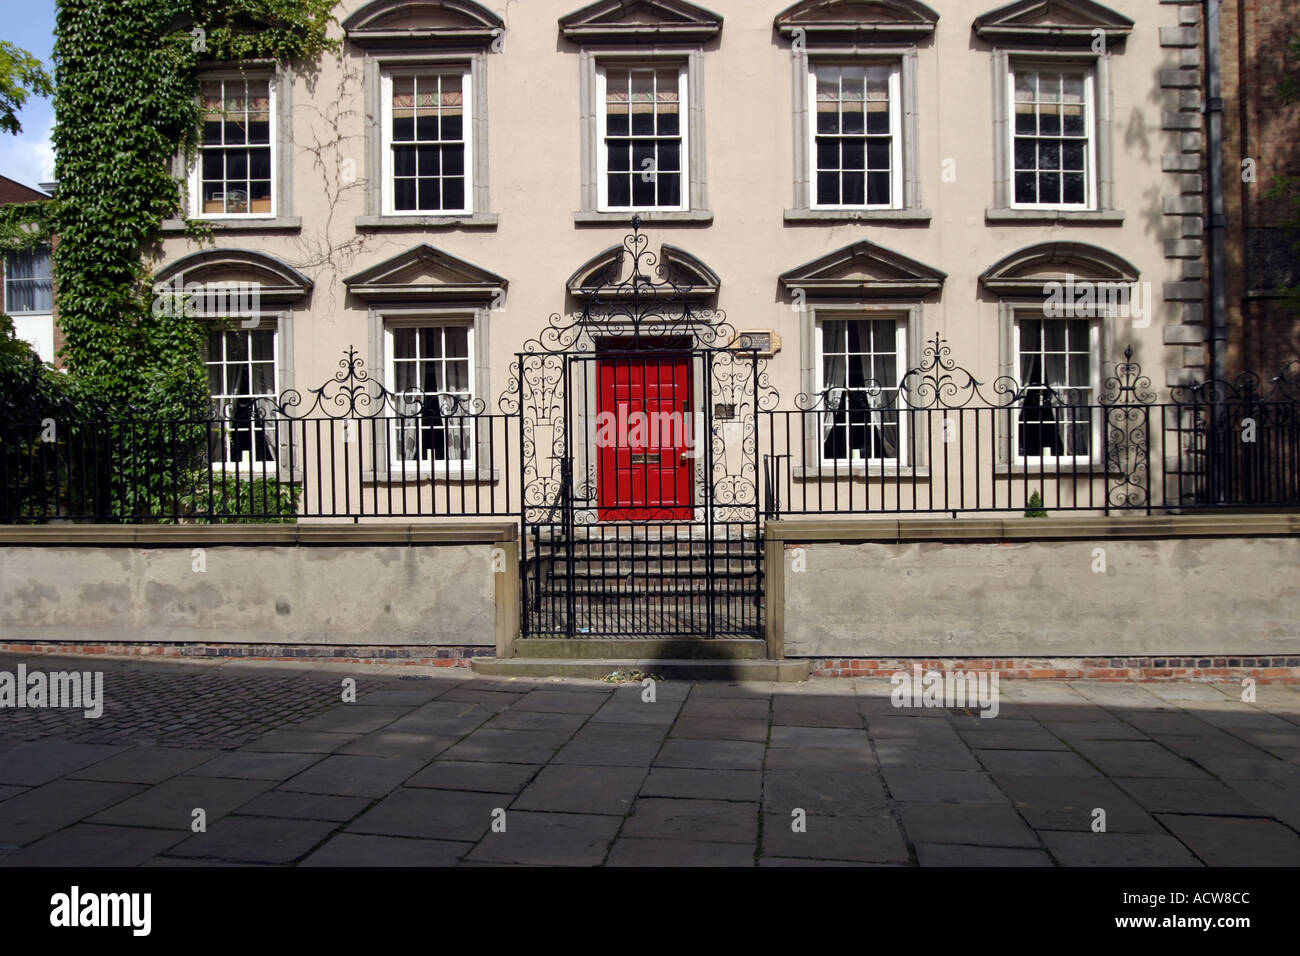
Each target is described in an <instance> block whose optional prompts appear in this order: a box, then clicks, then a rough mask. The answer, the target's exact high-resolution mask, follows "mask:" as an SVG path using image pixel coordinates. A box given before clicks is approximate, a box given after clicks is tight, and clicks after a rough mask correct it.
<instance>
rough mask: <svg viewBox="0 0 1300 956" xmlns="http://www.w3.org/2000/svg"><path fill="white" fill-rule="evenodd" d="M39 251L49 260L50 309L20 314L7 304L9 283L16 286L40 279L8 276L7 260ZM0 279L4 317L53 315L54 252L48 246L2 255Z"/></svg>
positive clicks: (1, 308) (0, 301)
mask: <svg viewBox="0 0 1300 956" xmlns="http://www.w3.org/2000/svg"><path fill="white" fill-rule="evenodd" d="M41 249H43V250H44V251H45V253H46V257H47V259H48V260H49V264H50V276H49V280H50V308H48V309H31V310H24V311H21V312H20V311H18V310H17V309H15V308H13V307H12V305H11V303H10V302H9V289H10V284H11V283H12V284H17V283H19V282H40V281H41V277H37V278H35V279H33V278H31V277H29V276H23V277H20V278H15V277H14V276H12V275H10V265H9V260H10V259H11V258H12V257H14V256H17V255H21V254H22V253H24V252H35V251H37V250H41ZM0 277H2V278H3V279H4V282H3V289H0V292H3V295H0V312H3V313H4V314H5V315H7V316H10V317H11V318H14V317H17V316H20V315H53V314H54V252H53V250H52V249H51V248H50V247H49V245H48V244H42V245H39V246H35V247H32V248H30V249H14V250H11V251H9V252H7V253H4V254H3V256H2V257H0Z"/></svg>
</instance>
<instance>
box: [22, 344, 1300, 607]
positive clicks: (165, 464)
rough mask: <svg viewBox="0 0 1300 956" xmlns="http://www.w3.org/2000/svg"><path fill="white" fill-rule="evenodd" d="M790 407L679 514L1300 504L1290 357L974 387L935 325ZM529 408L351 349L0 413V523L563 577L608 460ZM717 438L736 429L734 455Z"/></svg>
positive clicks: (767, 419)
mask: <svg viewBox="0 0 1300 956" xmlns="http://www.w3.org/2000/svg"><path fill="white" fill-rule="evenodd" d="M715 364H716V363H715ZM754 374H759V372H757V371H756V372H755V373H754ZM761 374H763V375H765V374H766V373H765V372H762V373H761ZM750 391H751V392H752V393H754V394H758V393H757V391H756V390H755V389H754V387H753V386H752V385H751V386H750ZM794 404H795V406H796V407H795V408H768V407H766V406H765V405H763V404H762V403H761V402H758V401H752V400H751V401H749V402H748V403H747V404H742V406H741V407H742V408H743V409H744V411H743V412H740V413H736V414H737V415H738V416H739V415H743V416H745V417H746V420H745V421H736V420H734V419H732V418H727V419H725V420H724V419H722V418H719V419H717V420H716V421H715V420H714V419H713V418H712V417H709V418H707V419H706V420H705V425H704V427H705V430H706V431H705V434H706V435H712V440H711V441H710V440H709V439H707V438H706V440H705V446H706V447H705V450H704V452H702V454H701V459H700V460H701V461H702V462H703V463H704V464H703V465H702V466H700V467H701V468H702V469H703V470H702V471H699V472H698V473H699V474H700V475H704V474H707V475H709V476H710V479H709V480H708V481H704V480H703V479H702V478H700V479H697V480H699V481H701V482H702V484H701V487H700V488H699V489H698V490H697V492H696V494H697V502H696V503H697V508H696V512H697V513H696V514H695V515H694V516H693V517H692V518H691V519H688V520H683V522H682V523H683V524H685V525H690V524H694V525H709V526H710V527H713V528H716V529H720V528H722V527H723V526H724V525H729V524H730V525H735V526H736V528H737V529H740V530H737V532H736V533H737V534H741V533H742V532H743V535H744V536H746V537H747V538H753V539H757V536H758V535H759V533H760V528H759V527H758V525H757V524H756V523H755V520H754V518H753V515H756V514H757V515H761V516H763V517H766V518H775V517H779V516H782V515H812V514H861V515H871V514H950V515H958V514H968V513H979V512H990V513H1019V512H1024V513H1030V514H1036V513H1039V512H1041V511H1047V512H1049V513H1053V512H1093V513H1152V512H1155V511H1171V510H1184V509H1195V508H1225V509H1227V508H1232V509H1239V508H1282V509H1289V508H1297V507H1300V362H1292V363H1290V364H1289V365H1287V366H1286V367H1285V368H1284V369H1283V370H1282V372H1281V373H1279V374H1277V375H1275V376H1272V377H1271V378H1268V379H1262V378H1260V377H1259V376H1255V375H1249V374H1248V375H1242V376H1239V377H1238V378H1237V379H1235V380H1234V381H1232V382H1209V383H1204V384H1193V385H1186V386H1179V387H1175V388H1173V389H1171V390H1170V395H1169V399H1168V400H1167V401H1162V402H1157V401H1156V400H1155V394H1154V390H1153V389H1152V388H1151V386H1150V382H1149V381H1148V380H1147V378H1146V377H1145V376H1143V375H1142V373H1141V370H1140V369H1139V368H1138V367H1137V365H1136V363H1134V362H1133V360H1132V356H1131V353H1126V354H1125V358H1124V360H1123V361H1122V362H1120V363H1118V364H1117V365H1116V366H1115V367H1114V369H1113V371H1112V374H1111V375H1109V376H1108V377H1107V378H1105V379H1104V380H1103V381H1102V383H1101V386H1100V387H1099V388H1098V389H1095V390H1079V389H1074V390H1068V389H1058V388H1052V387H1050V386H1043V385H1031V386H1022V385H1019V384H1017V383H1015V382H1012V381H1010V380H1006V379H999V380H997V381H995V382H994V383H993V384H992V385H991V386H984V385H983V384H982V383H981V382H979V381H978V380H976V379H975V378H974V377H973V376H971V375H970V374H969V373H967V372H966V371H965V370H964V369H961V368H959V367H958V366H957V365H956V364H955V363H954V362H952V360H951V359H950V358H949V356H948V351H947V348H946V346H945V345H944V344H943V342H942V340H940V339H937V338H936V339H935V340H934V342H933V343H931V344H930V345H929V346H927V349H926V357H925V361H924V362H923V363H922V365H920V366H918V367H917V368H916V369H913V370H911V371H909V372H908V373H907V374H906V375H905V376H903V378H902V380H901V382H898V383H893V384H891V385H889V386H881V385H879V384H877V383H874V382H866V383H861V384H857V385H854V386H852V387H844V388H838V389H829V390H827V391H825V392H823V393H821V394H817V395H813V396H806V395H801V396H798V397H797V398H796V399H795V402H794ZM530 408H532V404H528V403H516V404H515V405H514V406H513V407H506V408H505V410H503V411H500V412H498V413H491V414H489V413H487V412H486V411H485V410H484V408H483V407H482V403H481V402H474V401H470V400H467V399H465V398H463V397H457V396H447V395H425V394H404V395H398V394H395V393H392V392H390V391H388V390H387V389H386V388H384V387H383V386H382V385H381V384H380V383H378V382H375V381H373V380H371V379H370V378H369V376H368V374H367V373H366V370H365V368H364V366H363V364H362V363H361V361H360V359H358V358H357V356H356V354H355V352H352V351H349V352H348V353H347V355H346V357H345V358H344V359H343V360H342V361H341V362H340V370H339V372H338V373H336V375H335V376H334V377H333V378H332V379H331V380H330V381H329V382H327V383H326V385H324V386H322V387H321V388H319V389H312V390H310V391H309V392H308V393H307V394H306V396H305V397H304V396H303V395H301V394H299V393H297V392H292V391H291V392H286V393H284V394H282V395H280V396H278V397H277V398H275V399H255V400H254V399H249V400H246V401H241V402H236V403H232V404H229V405H226V406H222V407H219V408H214V409H212V410H210V411H209V413H208V414H206V415H201V416H194V417H191V418H186V419H178V420H171V421H152V420H142V419H118V420H80V419H77V418H76V417H75V416H71V415H69V417H68V418H67V419H66V420H64V419H63V418H61V417H52V418H46V419H43V420H40V421H21V422H13V421H2V420H0V522H2V523H11V524H12V523H24V522H49V521H57V520H72V521H97V522H141V521H174V522H186V521H193V522H219V521H293V520H298V519H307V518H321V519H333V520H337V519H351V520H360V519H362V518H367V519H370V518H381V519H382V518H404V519H410V518H453V517H464V518H473V517H501V518H514V519H516V520H519V521H520V522H521V523H522V525H523V526H524V527H526V528H528V529H530V532H531V534H530V544H531V545H532V554H533V555H534V556H536V557H538V559H539V560H541V559H543V558H545V559H546V560H548V561H549V562H550V566H551V567H552V568H553V569H555V571H558V570H559V569H565V568H567V569H568V571H569V572H571V571H572V570H573V568H574V567H575V562H576V559H575V556H574V554H573V553H571V552H572V549H574V548H577V547H580V545H579V543H578V542H577V538H578V537H579V536H585V538H590V536H591V532H589V531H582V532H581V533H580V534H579V532H576V531H575V530H574V527H575V515H577V514H579V513H581V514H582V515H583V518H582V521H583V523H587V522H588V520H589V519H590V520H591V521H596V520H597V519H596V518H593V517H592V516H593V514H594V513H595V510H594V504H593V502H595V501H596V499H597V497H598V491H597V489H596V487H595V486H596V484H598V481H599V476H598V475H597V474H596V473H595V469H594V466H593V465H592V463H591V460H592V459H593V458H594V457H595V455H596V451H593V450H592V449H591V448H587V447H586V446H587V445H589V444H591V436H585V437H584V436H582V435H578V436H570V438H569V439H568V447H570V448H578V449H580V450H584V451H585V453H586V455H585V457H586V459H588V461H587V465H586V468H585V470H584V472H583V474H582V475H581V476H579V475H577V474H575V473H574V464H573V461H572V460H571V458H569V457H567V456H561V458H560V463H559V465H558V466H555V467H552V465H551V464H548V465H546V467H545V468H542V467H540V466H539V465H538V464H536V462H540V461H541V460H542V459H541V457H540V452H539V444H538V443H539V441H540V436H541V434H542V431H541V429H540V427H539V421H538V420H535V418H536V416H533V415H532V414H531V413H530V411H529V410H530ZM555 420H559V416H558V415H556V414H554V413H552V422H554V421H555ZM725 429H732V430H733V432H734V435H736V436H739V444H738V445H737V447H738V448H740V454H739V456H738V457H737V460H736V462H731V463H729V460H728V457H727V455H726V454H724V452H725V451H726V446H725V445H724V444H723V441H722V439H721V438H720V437H719V436H720V435H721V434H722V433H723V431H724V430H725ZM552 432H556V433H557V434H558V432H557V430H556V429H555V427H554V425H553V424H552V428H551V431H549V432H547V433H546V434H547V435H548V436H550V437H549V438H548V439H547V441H548V442H550V443H551V444H550V445H547V448H550V447H551V445H554V444H555V442H556V438H555V437H554V435H552ZM733 432H728V434H733ZM557 447H558V446H557ZM750 461H756V462H757V463H758V465H757V467H758V471H759V473H758V474H756V475H754V476H753V477H752V478H751V477H749V475H750V469H751V466H750V464H749V462H750ZM733 472H734V473H733ZM705 506H707V507H705ZM701 514H707V517H701ZM620 520H621V519H620ZM654 521H656V522H658V523H659V524H663V525H665V526H668V525H669V522H665V521H664V520H663V519H662V516H661V517H659V518H656V519H654ZM599 523H604V522H603V521H600V522H599ZM616 523H617V522H616ZM624 523H626V524H628V525H629V527H631V526H635V525H637V524H638V522H636V521H627V522H624ZM640 523H641V524H647V522H640ZM718 533H719V534H720V533H721V532H718ZM727 533H728V534H730V532H727ZM659 537H660V538H662V537H663V535H660V536H659ZM534 538H535V540H532V539H534ZM612 540H613V539H609V540H607V541H603V542H600V543H596V542H589V544H590V546H591V547H600V548H605V549H606V550H607V549H608V546H609V544H610V542H611V541H612ZM709 540H714V538H710V539H709ZM581 547H586V545H581ZM561 549H568V550H561ZM588 552H589V553H590V548H588ZM665 553H666V554H668V555H669V556H668V557H665V558H664V560H665V561H671V560H672V557H671V549H668V551H666V552H665ZM708 553H713V552H708ZM596 560H597V559H595V558H593V559H591V561H589V562H588V566H590V565H591V563H592V562H594V561H596ZM555 571H552V572H550V573H555ZM540 580H541V579H540V578H539V579H536V580H535V581H534V582H533V585H534V586H533V591H534V595H533V596H534V607H537V606H538V602H540V601H541V600H542V597H541V596H540V593H539V592H538V590H537V588H538V586H539V585H538V582H539V581H540ZM567 590H568V592H569V593H572V590H573V589H572V587H569V588H568V589H567ZM569 617H570V618H571V617H572V615H569Z"/></svg>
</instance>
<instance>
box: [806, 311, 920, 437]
mask: <svg viewBox="0 0 1300 956" xmlns="http://www.w3.org/2000/svg"><path fill="white" fill-rule="evenodd" d="M904 329H905V324H904V323H903V322H900V321H898V320H896V319H848V318H846V319H826V320H823V321H822V322H821V323H820V324H819V327H818V331H819V342H820V351H821V355H820V359H819V361H820V363H821V364H820V370H819V371H820V376H821V378H820V391H821V396H822V403H823V407H824V408H825V409H826V412H825V413H824V414H823V415H822V422H821V430H822V433H821V448H822V458H823V460H824V461H853V460H858V459H873V460H876V461H881V460H886V459H890V460H893V459H898V458H899V449H900V447H901V445H902V442H903V440H904V434H903V433H904V432H905V423H904V422H903V421H902V420H901V415H900V412H899V404H898V386H899V380H900V378H901V376H902V373H903V371H904V360H903V349H904V335H905V333H904Z"/></svg>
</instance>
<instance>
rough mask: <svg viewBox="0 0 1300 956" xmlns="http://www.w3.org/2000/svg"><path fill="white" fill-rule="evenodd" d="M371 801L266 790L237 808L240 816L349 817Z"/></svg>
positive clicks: (310, 818)
mask: <svg viewBox="0 0 1300 956" xmlns="http://www.w3.org/2000/svg"><path fill="white" fill-rule="evenodd" d="M372 802H373V801H372V800H371V799H370V798H369V797H338V796H334V795H333V794H328V793H294V792H293V791H289V790H268V791H267V792H266V793H263V794H261V795H259V796H256V797H254V798H253V799H252V800H250V801H248V802H247V803H246V804H244V805H243V806H242V807H240V808H239V815H240V816H256V817H288V818H290V819H293V820H332V821H334V822H336V823H344V822H346V821H348V820H351V819H352V818H353V817H355V816H356V815H357V814H359V813H360V812H361V811H362V810H364V809H366V807H368V806H370V804H371V803H372Z"/></svg>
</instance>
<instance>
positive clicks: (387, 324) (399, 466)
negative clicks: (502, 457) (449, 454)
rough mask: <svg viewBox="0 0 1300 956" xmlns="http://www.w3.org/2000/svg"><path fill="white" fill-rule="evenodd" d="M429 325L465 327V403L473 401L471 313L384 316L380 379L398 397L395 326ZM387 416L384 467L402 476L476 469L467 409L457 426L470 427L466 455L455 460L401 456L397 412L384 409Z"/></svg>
mask: <svg viewBox="0 0 1300 956" xmlns="http://www.w3.org/2000/svg"><path fill="white" fill-rule="evenodd" d="M433 326H450V327H455V328H460V329H464V330H465V355H466V358H465V361H466V362H467V363H468V368H469V386H468V394H467V395H466V399H465V401H466V403H467V405H469V404H472V403H473V401H474V395H475V392H474V389H475V387H476V386H477V384H478V383H477V381H476V379H475V374H474V366H475V364H476V359H475V353H474V320H473V318H472V317H471V316H464V317H458V316H403V317H401V318H388V319H385V320H384V380H385V381H386V382H389V383H391V386H390V387H391V388H392V391H393V393H394V394H395V395H396V396H397V400H400V398H401V393H400V392H398V391H397V388H396V385H397V370H396V363H395V362H394V358H395V355H396V349H395V348H394V347H393V346H394V343H393V332H394V331H396V330H397V329H410V328H416V329H421V328H431V327H433ZM385 414H386V415H387V416H388V417H389V422H388V428H387V429H386V430H385V440H386V443H387V446H388V448H387V455H386V457H387V458H388V466H389V467H390V468H391V469H392V470H394V471H398V472H400V473H401V474H402V475H408V474H409V475H412V476H419V475H432V476H446V477H450V478H458V477H460V476H461V475H462V474H465V475H469V474H471V473H474V472H475V471H476V469H477V468H478V454H477V452H478V442H479V435H478V418H477V417H476V416H475V415H473V414H472V413H471V412H470V411H468V410H466V411H465V413H464V414H463V416H462V417H463V418H465V419H466V420H467V421H466V422H465V424H464V425H462V426H461V427H463V428H468V429H471V434H470V439H471V440H470V442H469V445H468V451H469V454H468V456H467V457H465V458H457V459H455V460H451V459H447V460H445V461H436V462H435V461H430V460H429V459H427V458H419V459H417V460H414V461H413V460H411V459H409V458H402V457H401V456H400V455H399V454H398V451H399V450H400V447H401V442H400V440H399V439H400V436H399V434H398V431H397V426H398V422H397V420H396V419H397V417H398V416H397V411H396V410H395V409H390V410H388V411H386V412H385Z"/></svg>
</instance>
